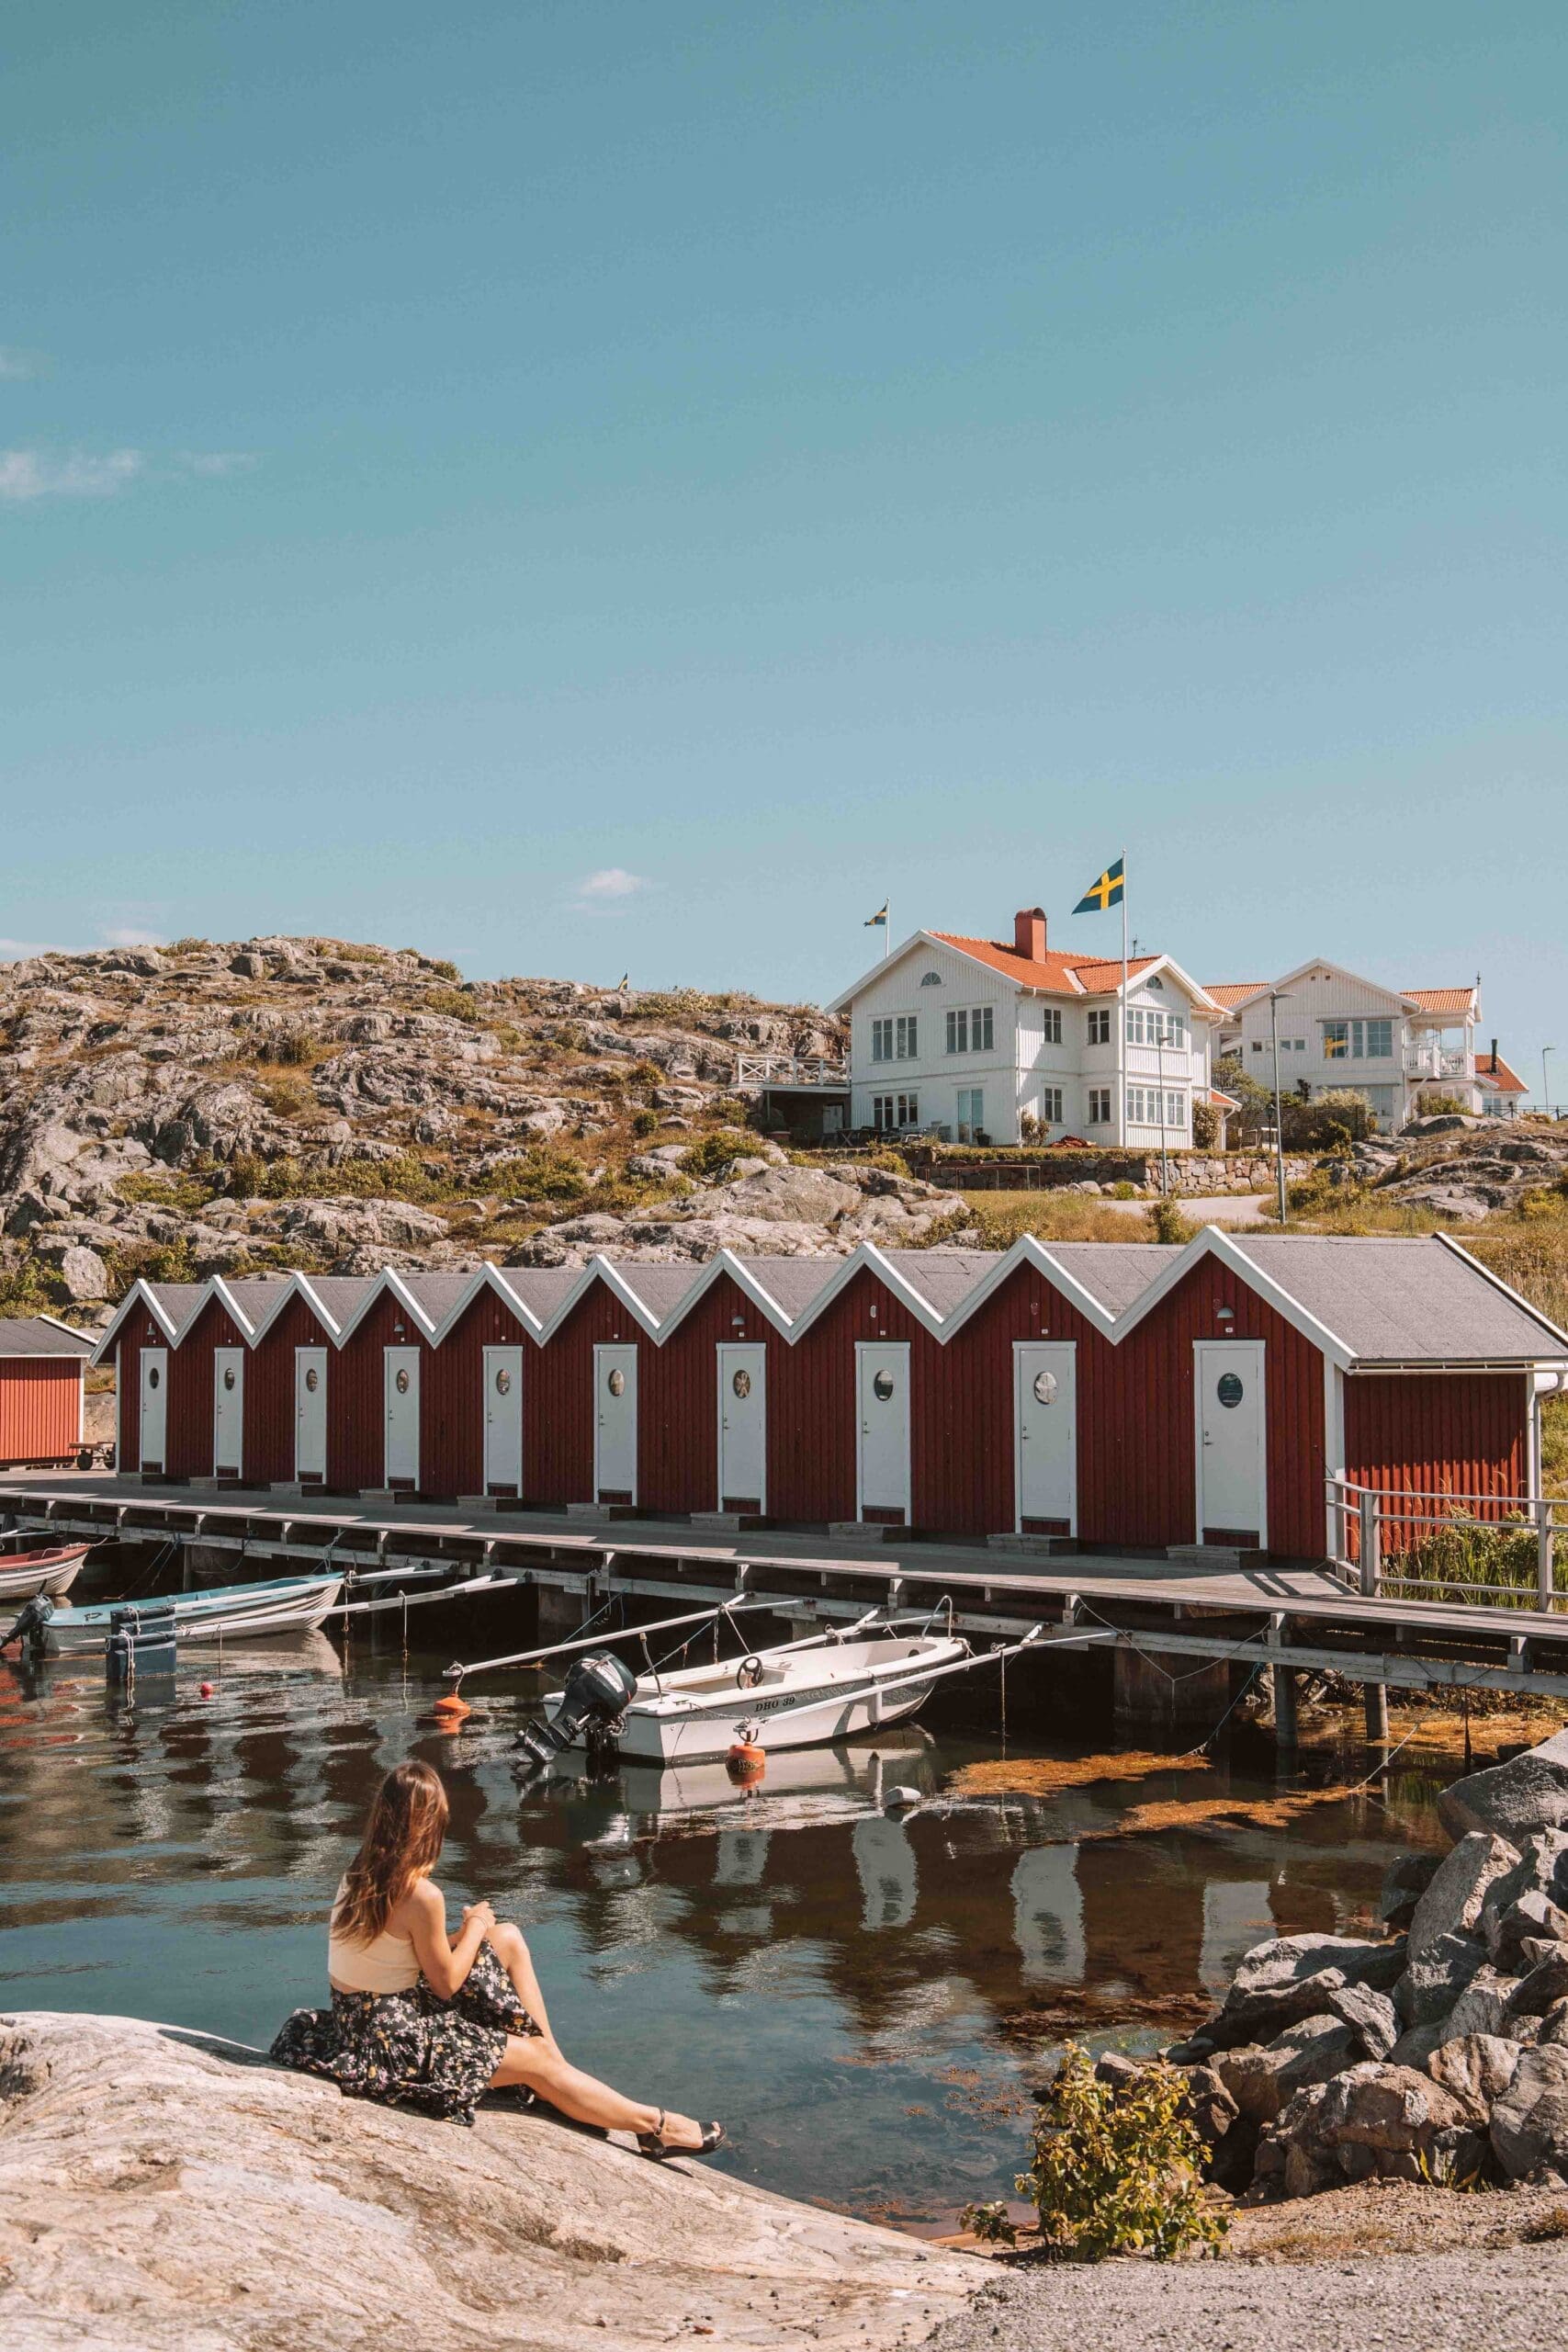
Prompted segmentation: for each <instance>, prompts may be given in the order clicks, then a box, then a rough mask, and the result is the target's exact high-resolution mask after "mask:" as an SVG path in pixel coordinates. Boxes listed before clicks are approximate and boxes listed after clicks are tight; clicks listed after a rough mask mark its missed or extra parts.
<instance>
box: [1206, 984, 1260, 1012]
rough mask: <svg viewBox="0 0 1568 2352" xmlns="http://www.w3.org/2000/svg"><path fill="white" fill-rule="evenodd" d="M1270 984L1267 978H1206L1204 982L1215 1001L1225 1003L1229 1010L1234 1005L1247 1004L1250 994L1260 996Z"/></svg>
mask: <svg viewBox="0 0 1568 2352" xmlns="http://www.w3.org/2000/svg"><path fill="white" fill-rule="evenodd" d="M1268 985H1269V983H1268V981H1267V980H1205V981H1204V983H1203V986H1204V989H1205V990H1206V991H1207V993H1208V994H1209V995H1210V996H1212V997H1213V1000H1214V1002H1215V1003H1216V1004H1223V1005H1224V1008H1225V1011H1226V1012H1229V1011H1230V1010H1231V1008H1232V1007H1233V1005H1237V1004H1245V1003H1246V1002H1247V998H1248V997H1249V996H1260V995H1261V994H1262V992H1263V990H1264V989H1266V988H1267V987H1268Z"/></svg>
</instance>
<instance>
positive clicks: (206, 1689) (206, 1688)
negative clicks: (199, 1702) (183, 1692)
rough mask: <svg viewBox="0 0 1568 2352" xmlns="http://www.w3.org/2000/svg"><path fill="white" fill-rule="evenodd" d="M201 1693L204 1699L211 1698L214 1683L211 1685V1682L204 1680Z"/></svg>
mask: <svg viewBox="0 0 1568 2352" xmlns="http://www.w3.org/2000/svg"><path fill="white" fill-rule="evenodd" d="M201 1695H202V1697H203V1698H204V1699H210V1698H211V1696H212V1685H211V1683H210V1682H204V1683H203V1684H202V1686H201Z"/></svg>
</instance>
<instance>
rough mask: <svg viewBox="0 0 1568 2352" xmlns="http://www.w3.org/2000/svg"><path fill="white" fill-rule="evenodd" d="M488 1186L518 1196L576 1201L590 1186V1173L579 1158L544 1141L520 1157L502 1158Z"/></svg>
mask: <svg viewBox="0 0 1568 2352" xmlns="http://www.w3.org/2000/svg"><path fill="white" fill-rule="evenodd" d="M485 1188H486V1190H487V1191H488V1192H491V1193H507V1194H509V1195H511V1196H513V1197H514V1198H516V1199H518V1200H528V1201H575V1200H576V1199H577V1198H578V1196H579V1195H580V1194H581V1193H585V1192H586V1191H587V1190H588V1177H587V1173H586V1171H585V1170H584V1169H583V1166H582V1162H581V1160H580V1159H572V1157H571V1155H570V1152H565V1151H557V1150H556V1149H555V1148H554V1147H553V1146H552V1145H550V1144H543V1143H542V1144H537V1145H536V1146H535V1148H534V1149H533V1150H532V1151H529V1152H525V1154H524V1155H523V1157H522V1158H521V1159H506V1160H502V1161H501V1162H500V1163H499V1165H498V1166H496V1167H495V1168H493V1169H492V1170H491V1173H490V1174H489V1176H487V1177H486V1179H485Z"/></svg>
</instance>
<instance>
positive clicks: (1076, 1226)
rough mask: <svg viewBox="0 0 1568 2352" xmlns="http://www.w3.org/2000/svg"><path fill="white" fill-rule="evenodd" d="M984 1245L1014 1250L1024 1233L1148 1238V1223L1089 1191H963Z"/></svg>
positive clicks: (1087, 1238)
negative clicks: (1013, 1247)
mask: <svg viewBox="0 0 1568 2352" xmlns="http://www.w3.org/2000/svg"><path fill="white" fill-rule="evenodd" d="M963 1197H964V1201H965V1203H966V1204H967V1205H968V1206H969V1207H970V1208H971V1209H972V1210H973V1211H974V1213H975V1222H976V1225H977V1226H978V1227H979V1229H980V1237H981V1247H982V1248H983V1249H987V1250H1010V1249H1011V1247H1012V1245H1013V1243H1014V1242H1015V1241H1016V1240H1018V1239H1019V1238H1020V1236H1021V1235H1022V1234H1025V1233H1032V1234H1034V1235H1036V1236H1037V1237H1038V1238H1039V1239H1040V1240H1042V1241H1147V1240H1149V1239H1150V1238H1151V1235H1150V1232H1149V1227H1148V1224H1147V1221H1146V1220H1145V1218H1143V1217H1141V1216H1127V1215H1126V1214H1125V1213H1124V1212H1123V1211H1122V1210H1121V1209H1113V1208H1110V1207H1108V1206H1107V1204H1105V1202H1103V1201H1099V1200H1096V1199H1095V1197H1094V1195H1093V1194H1092V1193H964V1195H963Z"/></svg>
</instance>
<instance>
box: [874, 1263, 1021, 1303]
mask: <svg viewBox="0 0 1568 2352" xmlns="http://www.w3.org/2000/svg"><path fill="white" fill-rule="evenodd" d="M882 1254H883V1256H884V1257H885V1258H886V1261H887V1262H888V1264H889V1265H890V1266H891V1267H892V1268H893V1271H894V1272H895V1273H897V1274H901V1275H902V1276H903V1278H904V1280H905V1281H906V1282H907V1283H908V1285H909V1287H910V1289H911V1290H914V1291H918V1292H919V1295H920V1296H921V1297H922V1298H923V1299H924V1300H925V1302H926V1305H927V1306H929V1307H931V1309H932V1311H933V1312H934V1313H935V1314H938V1315H940V1316H942V1317H943V1318H944V1319H945V1317H948V1316H949V1315H951V1314H952V1313H953V1309H954V1308H955V1307H958V1306H962V1305H963V1304H964V1300H965V1299H966V1298H967V1297H968V1295H969V1294H970V1292H971V1291H972V1290H973V1289H974V1288H975V1287H976V1283H983V1282H984V1281H985V1279H986V1277H987V1274H994V1273H995V1272H996V1270H997V1265H998V1259H999V1257H1000V1254H1001V1253H1000V1252H999V1251H998V1250H884V1251H883V1253H882Z"/></svg>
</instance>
